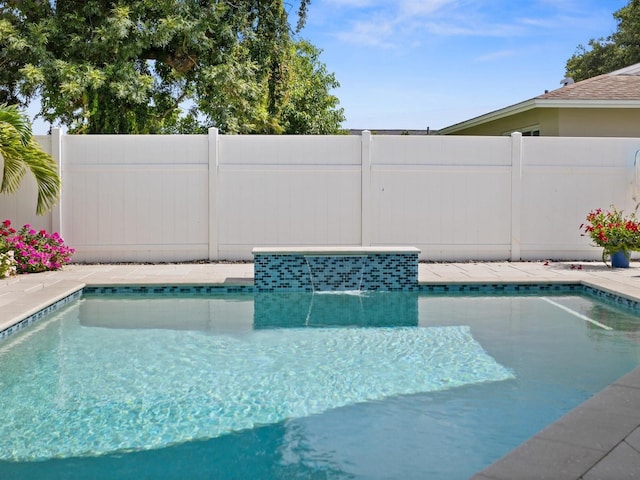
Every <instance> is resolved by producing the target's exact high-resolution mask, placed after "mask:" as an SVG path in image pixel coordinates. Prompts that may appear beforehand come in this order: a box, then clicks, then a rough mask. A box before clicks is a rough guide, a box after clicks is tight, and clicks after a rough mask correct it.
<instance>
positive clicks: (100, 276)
mask: <svg viewBox="0 0 640 480" xmlns="http://www.w3.org/2000/svg"><path fill="white" fill-rule="evenodd" d="M418 277H419V281H420V282H421V283H433V284H447V283H465V284H466V283H476V282H479V283H495V282H501V283H503V282H517V283H547V282H583V283H585V284H589V285H592V286H594V287H597V288H599V289H601V290H605V291H609V292H613V293H617V294H619V295H621V296H625V297H628V298H632V299H634V300H637V301H640V263H639V262H632V263H631V267H630V268H628V269H610V268H608V267H606V266H605V265H603V264H602V263H595V262H487V263H479V262H478V263H475V262H474V263H421V264H420V265H419V269H418ZM251 283H253V264H252V263H186V264H157V265H133V264H132V265H111V264H106V265H68V266H66V267H65V268H64V269H63V270H61V271H57V272H45V273H38V274H30V275H19V276H17V277H12V278H9V279H3V280H0V330H3V329H5V328H7V327H8V326H9V325H12V324H14V323H16V322H18V321H20V320H22V319H24V318H26V317H28V316H29V315H32V314H33V313H36V312H38V311H39V310H42V309H43V308H45V307H47V306H49V305H51V304H52V303H54V302H55V301H57V300H59V299H61V298H64V297H66V296H67V295H69V294H70V293H72V292H74V291H77V290H78V289H80V288H82V287H83V286H85V285H134V284H165V285H166V284H169V285H182V284H191V285H207V284H251ZM636 478H640V367H638V368H637V369H635V370H634V371H632V372H630V373H629V374H627V375H625V376H624V377H622V378H621V379H619V380H618V381H616V382H614V383H613V384H612V385H610V386H609V387H607V388H605V389H604V390H603V391H602V392H600V393H599V394H597V395H595V396H593V397H592V398H590V399H589V400H588V401H586V402H585V403H583V404H582V405H580V406H578V407H577V408H575V409H574V410H572V411H571V412H569V413H568V414H567V415H565V416H564V417H562V418H561V419H560V420H558V421H557V422H556V423H554V424H552V425H550V426H549V427H547V428H545V429H544V430H542V431H541V432H540V433H538V434H537V435H535V436H534V437H533V438H531V439H530V440H528V441H527V442H525V443H524V444H522V445H521V446H519V447H518V448H516V449H515V450H514V451H512V452H511V453H509V454H508V455H506V456H505V457H503V458H502V459H500V460H499V461H497V462H496V463H494V464H493V465H491V466H489V467H487V468H486V469H485V470H483V471H482V472H479V473H478V474H476V475H475V476H474V477H473V479H474V480H514V479H515V480H525V479H552V480H564V479H566V480H596V479H599V480H607V479H611V480H624V479H636Z"/></svg>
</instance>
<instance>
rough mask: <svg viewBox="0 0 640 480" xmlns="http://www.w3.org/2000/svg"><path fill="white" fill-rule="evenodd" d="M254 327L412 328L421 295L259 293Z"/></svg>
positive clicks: (416, 323) (406, 293)
mask: <svg viewBox="0 0 640 480" xmlns="http://www.w3.org/2000/svg"><path fill="white" fill-rule="evenodd" d="M254 305H255V307H254V321H253V323H254V328H256V329H262V328H292V327H296V328H299V327H346V326H358V327H393V326H396V327H399V326H402V327H412V326H417V325H418V295H417V294H416V293H409V292H394V293H390V292H385V293H366V292H363V293H359V294H353V293H339V294H338V293H321V294H319V293H316V294H313V293H257V294H256V295H255V297H254Z"/></svg>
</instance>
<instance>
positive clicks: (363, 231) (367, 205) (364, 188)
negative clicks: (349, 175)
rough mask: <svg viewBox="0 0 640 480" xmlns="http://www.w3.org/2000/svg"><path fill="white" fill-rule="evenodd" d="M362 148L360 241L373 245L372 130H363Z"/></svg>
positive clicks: (364, 244) (363, 244) (364, 245)
mask: <svg viewBox="0 0 640 480" xmlns="http://www.w3.org/2000/svg"><path fill="white" fill-rule="evenodd" d="M360 141H361V150H360V243H361V246H363V247H369V246H371V132H370V131H369V130H363V131H362V134H361V139H360Z"/></svg>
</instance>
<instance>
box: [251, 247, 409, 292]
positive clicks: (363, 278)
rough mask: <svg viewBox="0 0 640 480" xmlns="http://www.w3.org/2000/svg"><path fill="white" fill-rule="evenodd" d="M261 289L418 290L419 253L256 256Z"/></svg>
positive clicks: (255, 261)
mask: <svg viewBox="0 0 640 480" xmlns="http://www.w3.org/2000/svg"><path fill="white" fill-rule="evenodd" d="M254 285H255V289H256V291H258V292H276V291H283V292H284V291H286V292H312V291H346V290H367V291H414V290H416V289H417V287H418V253H414V252H402V253H369V254H366V255H304V254H287V255H282V254H277V253H265V254H255V255H254Z"/></svg>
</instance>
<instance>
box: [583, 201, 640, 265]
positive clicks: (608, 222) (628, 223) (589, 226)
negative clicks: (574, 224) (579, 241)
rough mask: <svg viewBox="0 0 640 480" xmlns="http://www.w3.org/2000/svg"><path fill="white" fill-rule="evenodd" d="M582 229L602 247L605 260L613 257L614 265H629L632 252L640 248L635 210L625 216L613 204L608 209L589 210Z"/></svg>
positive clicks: (603, 259)
mask: <svg viewBox="0 0 640 480" xmlns="http://www.w3.org/2000/svg"><path fill="white" fill-rule="evenodd" d="M580 230H581V231H583V233H582V234H581V235H582V236H585V235H588V236H589V237H590V238H591V240H593V242H594V243H595V244H596V245H598V246H599V247H602V261H603V262H605V263H606V262H607V261H606V258H607V256H609V257H611V266H612V267H617V268H625V267H628V266H629V259H630V257H631V252H632V251H634V250H640V222H638V219H637V218H636V214H635V212H634V213H632V214H631V215H627V216H625V215H624V214H623V211H622V210H618V209H617V208H616V207H614V206H613V205H612V206H611V210H608V211H603V210H602V209H600V208H598V209H597V210H592V211H591V212H589V214H588V215H587V223H583V224H582V225H580Z"/></svg>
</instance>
